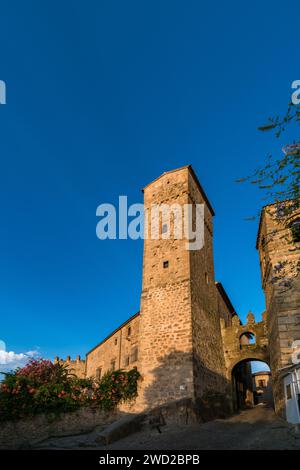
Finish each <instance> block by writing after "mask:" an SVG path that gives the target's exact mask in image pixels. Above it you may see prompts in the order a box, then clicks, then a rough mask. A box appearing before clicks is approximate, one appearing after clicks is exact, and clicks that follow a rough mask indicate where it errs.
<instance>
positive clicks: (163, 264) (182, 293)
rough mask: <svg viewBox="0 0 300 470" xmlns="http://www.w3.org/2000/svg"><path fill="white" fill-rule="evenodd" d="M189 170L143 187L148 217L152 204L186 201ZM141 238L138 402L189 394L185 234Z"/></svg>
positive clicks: (190, 369)
mask: <svg viewBox="0 0 300 470" xmlns="http://www.w3.org/2000/svg"><path fill="white" fill-rule="evenodd" d="M187 181H188V170H187V168H184V169H181V170H179V171H176V172H170V173H166V174H164V175H163V176H162V177H160V178H159V179H157V180H156V181H154V182H153V183H151V184H150V185H148V186H147V187H146V188H145V189H144V204H145V209H146V211H147V214H148V217H149V220H150V215H149V212H150V208H151V205H152V204H158V205H161V204H164V203H166V204H173V203H177V204H180V205H182V204H186V203H187V202H188V184H187ZM162 224H163V222H162V221H161V224H160V226H159V228H158V236H159V238H160V239H158V240H155V239H150V238H149V239H146V240H145V241H144V257H143V287H142V295H141V323H140V351H141V354H140V358H141V361H140V372H141V373H142V382H141V387H140V396H139V399H138V403H139V406H140V407H141V408H142V409H143V408H148V407H153V406H158V405H161V404H163V403H166V402H168V401H172V400H176V399H182V398H185V397H193V394H194V390H193V362H192V322H191V299H190V282H189V255H188V251H187V250H186V249H185V244H186V240H183V239H175V237H174V236H173V235H172V229H173V226H172V224H171V239H162Z"/></svg>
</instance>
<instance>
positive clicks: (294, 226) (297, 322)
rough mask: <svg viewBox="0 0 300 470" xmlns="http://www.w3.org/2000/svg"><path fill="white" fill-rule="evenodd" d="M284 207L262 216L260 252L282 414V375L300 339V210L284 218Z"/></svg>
mask: <svg viewBox="0 0 300 470" xmlns="http://www.w3.org/2000/svg"><path fill="white" fill-rule="evenodd" d="M284 204H289V202H286V203H283V204H272V205H269V206H266V207H265V208H264V209H263V210H262V213H261V219H260V226H259V232H258V237H257V248H258V250H259V257H260V267H261V277H262V287H263V289H264V292H265V298H266V320H267V334H268V339H269V350H270V367H271V370H272V375H273V392H274V399H275V407H276V411H277V412H278V413H280V414H283V410H284V395H283V386H282V380H281V378H282V377H281V374H282V371H283V370H284V369H285V368H287V367H288V366H289V365H291V364H292V353H293V348H292V346H293V342H294V341H295V340H299V339H300V276H299V261H300V256H299V255H300V251H299V250H300V229H299V227H300V210H299V209H298V210H294V211H293V212H292V213H291V214H289V215H288V216H284Z"/></svg>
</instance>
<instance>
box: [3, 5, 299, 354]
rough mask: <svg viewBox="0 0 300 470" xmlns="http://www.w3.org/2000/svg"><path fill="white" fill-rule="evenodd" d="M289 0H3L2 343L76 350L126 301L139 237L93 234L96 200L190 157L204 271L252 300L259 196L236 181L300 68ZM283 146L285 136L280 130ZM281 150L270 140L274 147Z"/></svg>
mask: <svg viewBox="0 0 300 470" xmlns="http://www.w3.org/2000/svg"><path fill="white" fill-rule="evenodd" d="M299 13H300V7H299V2H296V1H295V2H293V1H290V2H274V1H265V2H262V1H252V2H251V3H248V4H246V3H245V2H241V1H230V0H229V1H227V2H223V1H217V2H200V1H189V2H184V1H176V0H172V1H166V0H164V1H155V0H152V1H151V2H144V1H130V2H128V1H127V2H124V1H99V0H98V1H93V0H89V1H85V2H83V0H81V1H74V0H73V1H57V0H51V1H49V0H44V1H43V2H41V1H26V2H24V1H18V2H16V1H14V0H9V1H8V0H7V1H2V2H1V29H0V41H1V57H0V79H1V80H5V82H6V84H7V104H6V105H4V106H0V132H1V139H0V156H1V171H0V191H1V197H0V214H1V223H0V240H1V244H0V314H1V330H0V339H2V340H4V341H5V342H6V345H7V349H9V350H12V351H15V352H18V353H22V352H26V351H28V350H33V349H36V348H39V350H40V352H41V354H42V355H43V356H45V357H53V356H54V355H56V354H58V355H60V356H65V355H67V354H71V355H75V354H77V353H81V354H82V355H83V354H84V353H85V352H86V351H87V350H89V349H90V348H91V347H93V346H94V345H95V344H96V343H97V342H99V341H100V340H101V339H102V338H103V337H104V336H105V335H106V334H108V333H109V332H110V331H111V330H112V329H113V328H115V327H116V326H118V324H119V323H121V322H122V321H124V320H126V319H127V318H128V316H130V315H132V314H133V313H135V312H136V311H137V310H138V309H139V300H140V290H141V267H142V243H141V242H140V241H123V240H122V241H105V242H104V241H102V242H101V241H99V240H98V239H97V238H96V235H95V227H96V222H97V219H96V215H95V211H96V207H97V206H98V204H100V203H102V202H111V203H115V202H117V200H118V196H119V195H120V194H121V195H123V194H125V195H128V197H129V202H132V203H134V202H141V201H142V194H141V192H140V189H141V188H142V187H143V186H144V185H145V184H147V183H149V182H150V181H151V180H153V179H154V178H156V177H157V176H158V175H160V174H161V173H162V172H164V171H166V170H170V169H173V168H176V167H179V166H182V165H185V164H189V163H191V164H192V165H193V166H194V169H195V171H196V173H197V174H198V177H199V179H200V181H201V183H202V185H203V186H204V188H205V190H206V192H207V195H208V197H209V198H210V200H211V203H212V205H213V207H214V209H215V211H216V217H215V246H214V249H215V260H216V279H217V280H220V281H222V283H223V285H224V287H225V288H226V289H227V291H228V294H229V296H230V297H231V299H232V302H233V304H234V306H235V308H236V309H237V311H238V312H239V313H240V315H241V316H242V318H243V319H244V318H245V315H246V314H247V312H248V311H249V310H250V309H251V310H253V312H254V313H255V314H256V316H257V318H259V316H260V314H261V312H262V311H263V309H264V298H263V295H262V292H261V285H260V273H259V265H258V258H257V253H256V250H255V237H256V232H257V223H258V222H257V221H255V222H247V221H245V220H244V219H245V218H246V217H247V216H251V215H253V214H256V213H257V210H258V208H259V207H260V206H261V204H262V201H261V197H262V195H261V194H260V193H259V191H258V190H257V189H256V188H254V187H252V186H248V185H237V184H236V183H234V180H235V179H236V178H239V177H242V176H245V175H247V174H248V173H249V172H251V171H252V170H253V169H254V168H255V167H256V166H257V164H259V162H261V161H262V160H263V159H264V157H265V155H266V154H267V153H268V152H270V151H274V150H275V149H276V148H280V145H281V144H279V143H278V142H275V141H274V139H272V137H271V135H269V134H262V133H259V132H258V131H257V126H258V125H260V124H264V123H265V121H266V118H267V117H268V116H269V115H270V114H273V113H276V112H279V113H280V112H284V111H285V109H286V105H287V103H288V101H289V99H290V93H291V90H290V86H291V82H292V81H293V80H296V79H300V71H299V30H298V28H297V19H298V18H299ZM283 143H288V142H285V141H283ZM278 145H279V147H278Z"/></svg>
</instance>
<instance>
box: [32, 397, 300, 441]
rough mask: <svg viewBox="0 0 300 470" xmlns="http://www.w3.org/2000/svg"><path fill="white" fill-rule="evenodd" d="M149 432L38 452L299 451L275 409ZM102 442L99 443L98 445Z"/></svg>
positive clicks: (86, 438)
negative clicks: (86, 450)
mask: <svg viewBox="0 0 300 470" xmlns="http://www.w3.org/2000/svg"><path fill="white" fill-rule="evenodd" d="M161 430H162V433H161V434H159V433H158V431H157V430H155V429H149V428H146V429H144V430H142V431H140V432H138V433H136V434H131V435H130V436H128V437H126V438H124V439H121V440H119V441H117V442H115V443H113V444H111V445H109V446H106V447H102V446H101V447H100V446H99V444H97V432H96V431H93V432H92V433H89V434H82V435H80V436H69V437H61V438H52V439H48V440H47V441H45V442H43V444H42V445H40V446H37V447H36V448H43V449H83V448H85V449H99V450H100V449H103V450H109V449H120V450H124V449H131V450H132V449H141V450H168V449H169V450H172V449H176V450H189V449H192V450H201V449H213V450H214V449H298V450H300V433H298V434H297V433H295V432H294V428H293V427H292V426H291V425H289V424H287V423H286V422H285V421H284V420H282V419H280V418H278V417H277V416H276V415H275V413H274V412H273V410H272V409H271V408H265V407H264V406H259V405H258V406H256V407H255V408H253V409H250V410H246V411H243V412H241V413H240V414H238V415H235V416H233V417H231V418H229V419H219V420H215V421H210V422H208V423H204V424H193V425H182V426H178V425H168V426H164V427H162V428H161ZM98 442H99V441H98Z"/></svg>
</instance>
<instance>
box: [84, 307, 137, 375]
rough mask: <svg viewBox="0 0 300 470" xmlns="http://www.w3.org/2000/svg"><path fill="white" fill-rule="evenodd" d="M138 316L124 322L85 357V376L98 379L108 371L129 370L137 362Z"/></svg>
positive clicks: (135, 365)
mask: <svg viewBox="0 0 300 470" xmlns="http://www.w3.org/2000/svg"><path fill="white" fill-rule="evenodd" d="M139 325H140V315H139V314H136V315H134V316H133V317H131V318H129V320H127V321H126V322H124V323H123V324H122V325H121V326H120V327H119V328H118V329H117V330H116V331H115V332H113V333H112V334H111V335H110V336H109V337H108V338H106V339H104V340H103V341H102V342H101V343H100V344H98V345H97V346H95V347H94V348H93V349H92V350H91V351H90V352H88V353H87V355H86V376H87V377H97V378H100V377H101V376H103V374H104V373H105V372H107V371H109V370H112V369H113V368H114V369H125V370H129V369H132V368H133V367H138V362H139V344H138V343H139Z"/></svg>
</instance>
